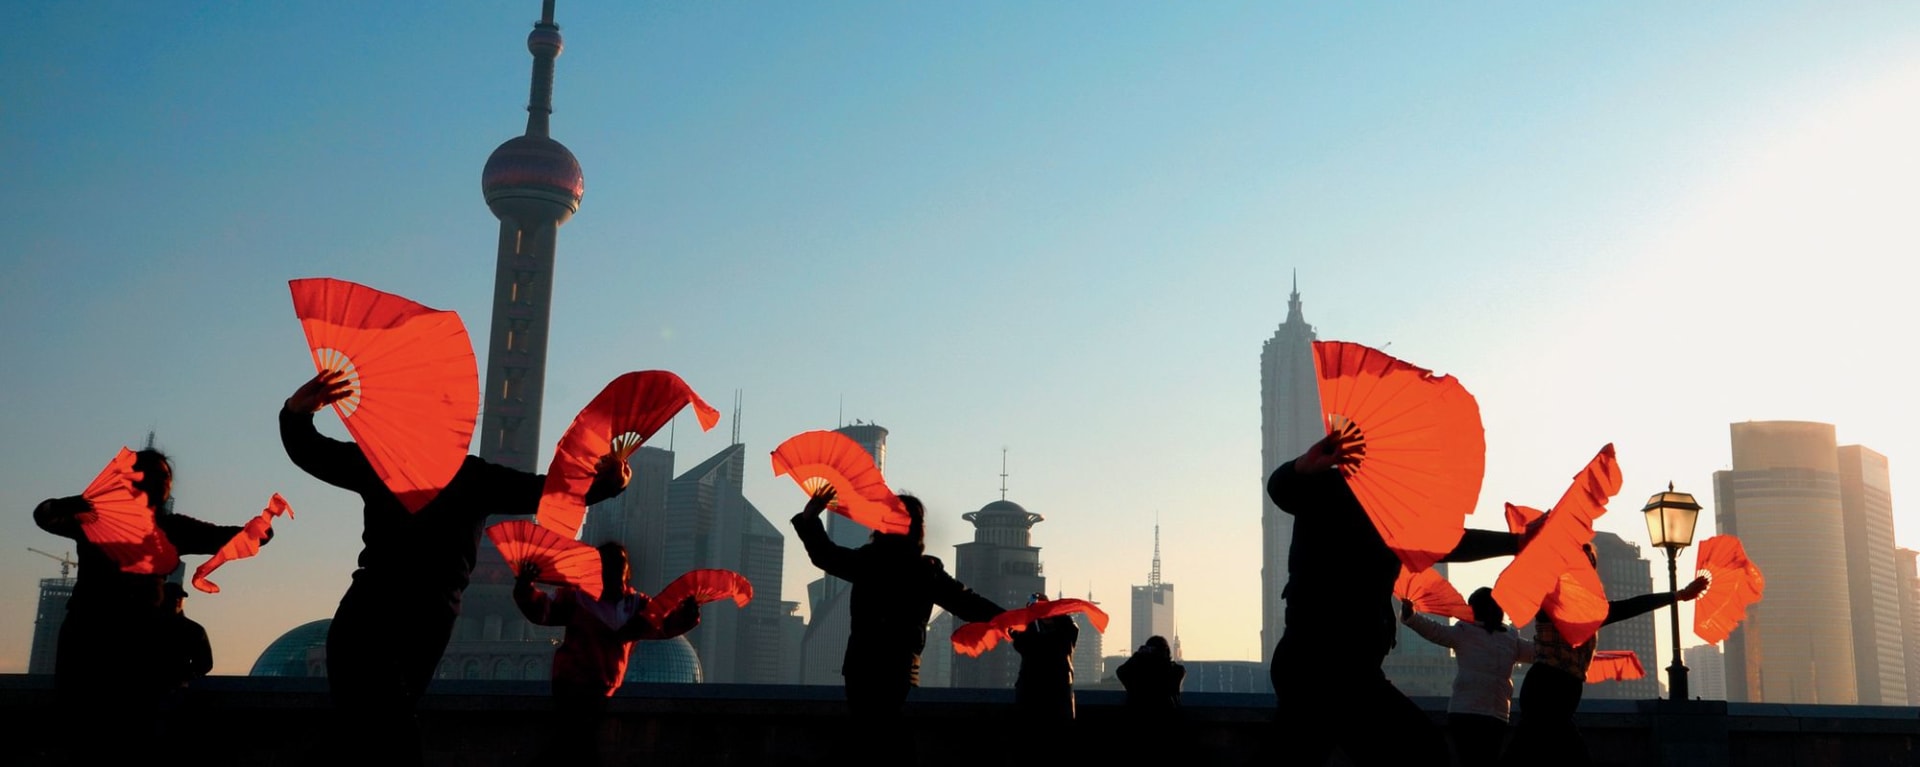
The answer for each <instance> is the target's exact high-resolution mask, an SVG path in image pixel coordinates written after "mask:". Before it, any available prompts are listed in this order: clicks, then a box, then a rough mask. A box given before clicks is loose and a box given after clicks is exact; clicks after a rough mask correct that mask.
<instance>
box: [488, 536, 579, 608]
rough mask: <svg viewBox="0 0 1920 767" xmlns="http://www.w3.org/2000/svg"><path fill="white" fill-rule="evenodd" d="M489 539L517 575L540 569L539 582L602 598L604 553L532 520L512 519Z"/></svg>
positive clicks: (537, 580)
mask: <svg viewBox="0 0 1920 767" xmlns="http://www.w3.org/2000/svg"><path fill="white" fill-rule="evenodd" d="M487 537H488V538H491V539H493V545H494V547H496V548H498V549H500V558H501V559H504V560H506V561H507V565H508V566H510V567H512V568H513V571H514V573H515V574H516V575H517V574H519V573H520V571H521V568H522V566H523V565H525V564H532V565H534V566H535V567H538V568H540V574H539V575H538V576H537V577H535V578H534V579H533V580H534V582H535V583H546V584H551V585H554V586H572V587H573V588H576V589H579V590H581V591H582V592H584V593H585V594H586V595H587V596H589V597H592V598H594V599H599V598H600V586H601V580H600V550H599V549H596V548H594V547H592V546H588V545H587V544H584V543H581V542H579V541H576V540H574V539H572V538H569V537H567V536H564V535H561V534H559V533H556V532H554V531H552V530H548V529H546V528H544V527H540V526H538V525H535V524H534V523H533V521H532V520H529V519H509V520H507V521H505V522H501V523H499V524H496V525H493V526H492V527H488V528H487Z"/></svg>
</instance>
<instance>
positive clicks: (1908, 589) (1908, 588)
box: [1893, 549, 1920, 704]
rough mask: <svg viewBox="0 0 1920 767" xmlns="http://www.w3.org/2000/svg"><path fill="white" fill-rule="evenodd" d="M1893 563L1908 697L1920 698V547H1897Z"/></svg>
mask: <svg viewBox="0 0 1920 767" xmlns="http://www.w3.org/2000/svg"><path fill="white" fill-rule="evenodd" d="M1893 562H1894V565H1895V566H1896V567H1897V568H1899V572H1898V573H1897V577H1898V579H1899V581H1900V628H1901V631H1900V633H1901V635H1902V636H1904V637H1905V638H1906V648H1907V701H1908V703H1909V704H1911V703H1913V702H1915V699H1916V698H1920V551H1914V550H1913V549H1895V550H1894V558H1893Z"/></svg>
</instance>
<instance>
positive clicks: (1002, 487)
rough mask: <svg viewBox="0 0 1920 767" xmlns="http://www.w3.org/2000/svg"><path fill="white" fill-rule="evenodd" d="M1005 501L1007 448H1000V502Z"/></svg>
mask: <svg viewBox="0 0 1920 767" xmlns="http://www.w3.org/2000/svg"><path fill="white" fill-rule="evenodd" d="M1006 499H1007V446H1006V445H1001V446H1000V500H1003V501H1004V500H1006Z"/></svg>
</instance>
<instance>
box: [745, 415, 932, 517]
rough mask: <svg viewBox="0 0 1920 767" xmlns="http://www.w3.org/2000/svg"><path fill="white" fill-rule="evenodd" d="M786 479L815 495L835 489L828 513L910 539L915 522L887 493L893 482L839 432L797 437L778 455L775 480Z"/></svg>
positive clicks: (897, 499)
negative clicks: (791, 479)
mask: <svg viewBox="0 0 1920 767" xmlns="http://www.w3.org/2000/svg"><path fill="white" fill-rule="evenodd" d="M782 474H785V475H787V476H789V477H792V478H793V481H794V482H796V483H798V484H799V485H800V489H801V490H805V491H807V492H808V493H813V492H815V491H817V490H819V489H820V488H821V487H823V486H826V485H832V486H833V491H834V493H835V498H834V501H833V505H831V506H829V507H828V508H830V509H832V510H833V511H834V512H835V513H837V514H840V515H842V516H845V517H846V518H848V519H851V520H853V521H855V522H859V523H860V524H862V525H866V526H867V527H869V528H872V529H874V530H878V531H880V532H883V533H905V532H907V528H908V526H909V525H910V524H911V522H912V520H911V519H910V518H909V517H908V516H907V506H906V504H904V503H901V502H900V497H899V496H896V495H894V494H893V491H892V490H889V489H887V478H886V477H883V476H881V475H880V468H879V467H877V466H875V465H874V463H873V456H870V455H867V451H866V449H865V448H862V447H860V443H858V442H855V441H853V438H851V437H848V436H847V435H845V434H841V433H839V432H837V431H809V432H804V433H801V434H796V435H794V436H792V437H790V438H788V439H787V441H785V442H782V443H780V447H777V448H775V449H774V451H773V475H774V476H776V477H778V476H780V475H782Z"/></svg>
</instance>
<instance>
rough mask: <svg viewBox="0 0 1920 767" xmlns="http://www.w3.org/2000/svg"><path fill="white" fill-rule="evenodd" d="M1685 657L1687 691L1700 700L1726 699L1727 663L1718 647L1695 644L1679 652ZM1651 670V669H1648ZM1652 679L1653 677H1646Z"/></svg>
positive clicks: (1650, 675)
mask: <svg viewBox="0 0 1920 767" xmlns="http://www.w3.org/2000/svg"><path fill="white" fill-rule="evenodd" d="M1680 654H1681V655H1684V656H1686V662H1687V689H1688V690H1689V691H1691V692H1692V693H1693V697H1695V698H1699V699H1701V700H1726V699H1727V665H1726V664H1727V661H1726V657H1725V656H1724V655H1723V654H1722V653H1721V652H1720V647H1719V645H1710V644H1697V645H1694V646H1692V647H1687V648H1684V649H1682V650H1681V651H1680ZM1649 670H1651V669H1649ZM1647 678H1648V679H1652V678H1653V675H1652V674H1649V675H1647Z"/></svg>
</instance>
